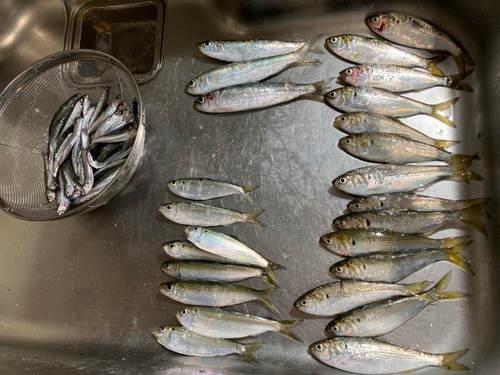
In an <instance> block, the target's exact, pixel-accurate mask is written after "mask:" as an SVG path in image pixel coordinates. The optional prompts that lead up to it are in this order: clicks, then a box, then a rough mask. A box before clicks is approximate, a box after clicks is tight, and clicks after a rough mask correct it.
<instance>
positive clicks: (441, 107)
mask: <svg viewBox="0 0 500 375" xmlns="http://www.w3.org/2000/svg"><path fill="white" fill-rule="evenodd" d="M458 99H460V97H458V96H457V97H456V98H453V99H451V100H447V101H446V102H443V103H438V104H434V105H433V106H432V113H431V116H432V117H434V118H435V119H437V120H439V121H441V122H443V123H445V124H446V125H448V126H451V127H452V128H456V125H455V124H454V123H453V121H451V120H450V119H449V118H448V117H446V116H445V115H443V114H442V113H441V112H442V111H445V110H447V109H448V108H449V107H451V106H452V105H453V104H455V103H456V102H457V101H458Z"/></svg>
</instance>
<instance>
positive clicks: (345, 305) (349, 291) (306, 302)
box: [293, 280, 432, 316]
mask: <svg viewBox="0 0 500 375" xmlns="http://www.w3.org/2000/svg"><path fill="white" fill-rule="evenodd" d="M431 284H432V282H430V281H428V280H425V281H422V282H420V283H415V284H394V283H373V282H364V281H357V280H341V281H334V282H331V283H327V284H323V285H320V286H318V287H316V288H314V289H312V290H310V291H308V292H306V293H304V294H303V295H301V296H300V297H299V298H297V300H296V301H295V302H294V303H293V305H294V306H295V307H296V308H297V309H299V310H300V311H303V312H305V313H308V314H312V315H319V316H332V315H336V314H342V313H345V312H346V311H349V310H352V309H355V308H356V307H360V306H364V305H366V304H368V303H371V302H375V301H379V300H382V299H387V298H393V297H397V296H409V295H414V294H417V293H420V292H422V291H424V290H425V289H427V288H428V287H429V285H431Z"/></svg>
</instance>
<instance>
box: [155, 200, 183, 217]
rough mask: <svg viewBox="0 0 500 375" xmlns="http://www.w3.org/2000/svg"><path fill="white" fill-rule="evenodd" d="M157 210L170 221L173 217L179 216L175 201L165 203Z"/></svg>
mask: <svg viewBox="0 0 500 375" xmlns="http://www.w3.org/2000/svg"><path fill="white" fill-rule="evenodd" d="M158 210H159V211H160V212H161V213H162V214H163V216H165V217H166V218H167V219H169V220H172V221H175V218H176V217H177V216H179V207H177V204H175V203H165V204H163V205H161V206H160V208H159V209H158Z"/></svg>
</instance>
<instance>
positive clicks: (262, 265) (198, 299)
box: [152, 178, 302, 363]
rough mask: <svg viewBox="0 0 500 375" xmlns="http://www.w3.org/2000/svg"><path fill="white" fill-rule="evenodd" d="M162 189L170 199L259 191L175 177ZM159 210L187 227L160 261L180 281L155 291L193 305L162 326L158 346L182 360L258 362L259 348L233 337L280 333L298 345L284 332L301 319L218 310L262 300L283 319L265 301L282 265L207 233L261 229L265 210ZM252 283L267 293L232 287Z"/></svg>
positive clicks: (184, 206)
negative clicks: (236, 227)
mask: <svg viewBox="0 0 500 375" xmlns="http://www.w3.org/2000/svg"><path fill="white" fill-rule="evenodd" d="M167 186H168V188H169V190H170V191H171V192H173V193H174V194H176V195H178V196H181V197H183V198H186V199H190V200H195V201H205V200H209V199H215V198H221V197H225V196H228V195H234V194H236V195H243V196H245V197H249V198H251V196H250V195H249V193H250V192H251V191H253V190H254V189H255V188H256V187H255V186H248V187H240V186H237V185H234V184H230V183H226V182H221V181H216V180H212V179H206V178H189V179H177V180H173V181H170V182H169V183H168V184H167ZM159 210H160V212H161V213H162V214H163V215H164V216H165V217H167V218H168V219H169V220H171V221H173V222H175V223H178V224H184V225H189V227H187V228H186V230H185V234H186V237H187V241H184V240H181V241H172V242H168V243H165V244H164V245H163V249H164V250H165V252H166V253H167V254H168V255H169V256H170V257H172V258H173V260H170V261H167V262H164V263H163V264H162V265H161V270H162V271H163V272H164V273H166V274H167V275H169V276H171V277H174V278H177V279H179V280H178V281H170V282H166V283H163V284H161V285H160V286H159V291H160V292H161V293H162V294H163V295H165V296H167V297H169V298H171V299H173V300H175V301H179V302H181V303H184V304H187V305H190V306H189V307H185V308H183V309H181V310H179V311H178V312H177V314H176V317H177V320H178V321H179V323H180V324H181V325H182V326H164V327H159V328H156V329H155V330H154V331H153V332H152V333H153V335H154V336H155V338H156V339H157V341H158V343H159V344H161V345H162V346H164V347H165V348H167V349H169V350H171V351H174V352H176V353H180V354H185V355H192V356H198V357H213V356H224V355H229V354H238V355H240V356H241V357H242V358H243V359H244V360H246V361H249V362H253V363H258V361H257V358H256V357H255V355H254V353H255V351H256V350H257V349H258V348H259V344H258V343H255V342H254V343H246V344H241V343H238V342H235V341H232V340H230V339H237V338H244V337H248V336H256V335H260V334H262V333H265V332H279V333H281V334H282V335H284V336H286V337H288V338H290V339H292V340H295V341H299V342H301V341H300V339H299V338H298V337H296V336H295V335H294V334H293V333H292V332H290V331H289V330H288V329H289V328H290V327H293V326H295V325H297V324H299V323H300V322H301V321H302V320H301V319H296V320H281V321H279V320H274V319H267V318H264V317H261V316H256V315H250V314H245V313H242V312H238V311H229V310H224V309H222V307H227V306H234V305H238V304H241V303H245V302H249V301H254V300H260V301H262V302H263V303H264V304H265V305H266V306H267V307H268V308H269V309H270V310H271V311H273V312H274V313H275V314H278V315H280V314H281V313H280V311H279V309H278V308H277V307H276V305H275V304H274V303H273V302H272V301H271V299H270V298H269V296H270V295H271V293H272V292H274V290H275V288H276V287H278V285H277V283H276V279H275V275H274V270H276V269H279V268H284V267H283V266H280V265H278V264H275V263H273V262H271V261H269V260H268V259H266V258H264V257H263V256H262V255H260V254H259V253H258V252H257V251H255V250H254V249H252V248H250V247H249V246H247V245H246V244H244V243H243V242H240V241H238V240H236V239H235V238H233V237H231V236H228V235H226V234H223V233H220V232H216V231H213V230H210V229H207V228H206V227H212V226H220V225H230V224H234V223H238V222H246V223H250V224H254V225H259V226H260V225H261V223H260V222H259V221H258V220H257V219H256V217H257V216H258V215H259V214H260V213H262V210H257V211H253V212H249V213H240V212H236V211H231V210H227V209H224V208H220V207H215V206H211V205H208V204H203V203H197V202H181V203H167V204H164V205H162V206H160V208H159ZM251 278H258V279H262V280H263V281H265V282H266V283H268V284H269V285H271V288H268V289H263V290H262V289H254V288H250V287H247V286H242V285H237V284H233V283H236V282H239V281H243V280H247V279H251ZM191 305H192V306H191Z"/></svg>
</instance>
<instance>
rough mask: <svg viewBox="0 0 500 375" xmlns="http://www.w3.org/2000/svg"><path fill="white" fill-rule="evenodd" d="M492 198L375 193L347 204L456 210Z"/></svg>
mask: <svg viewBox="0 0 500 375" xmlns="http://www.w3.org/2000/svg"><path fill="white" fill-rule="evenodd" d="M490 199H491V198H475V199H463V200H451V199H444V198H436V197H429V196H426V195H419V194H413V193H392V194H374V195H368V196H366V197H359V198H356V199H354V200H352V201H350V202H349V203H348V204H347V208H348V209H349V210H350V211H351V212H363V211H374V210H385V209H389V208H400V209H405V210H413V211H456V210H462V209H464V208H467V207H472V206H477V205H480V204H482V205H485V204H486V203H487V202H489V201H490Z"/></svg>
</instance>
